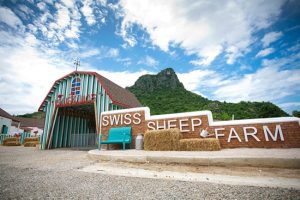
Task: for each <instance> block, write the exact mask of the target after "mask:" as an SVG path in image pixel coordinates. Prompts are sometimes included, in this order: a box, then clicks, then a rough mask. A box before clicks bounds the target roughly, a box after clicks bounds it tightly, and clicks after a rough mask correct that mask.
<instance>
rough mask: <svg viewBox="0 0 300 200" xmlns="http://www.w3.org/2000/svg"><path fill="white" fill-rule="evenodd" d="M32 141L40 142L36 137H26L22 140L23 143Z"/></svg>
mask: <svg viewBox="0 0 300 200" xmlns="http://www.w3.org/2000/svg"><path fill="white" fill-rule="evenodd" d="M33 141H37V142H40V139H39V138H38V137H28V138H25V139H24V142H25V143H26V142H33Z"/></svg>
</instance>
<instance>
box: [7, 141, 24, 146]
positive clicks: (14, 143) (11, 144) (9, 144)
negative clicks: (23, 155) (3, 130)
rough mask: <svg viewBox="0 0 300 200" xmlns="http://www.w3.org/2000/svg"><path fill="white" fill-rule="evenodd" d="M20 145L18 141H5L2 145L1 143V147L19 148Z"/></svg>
mask: <svg viewBox="0 0 300 200" xmlns="http://www.w3.org/2000/svg"><path fill="white" fill-rule="evenodd" d="M20 145H21V143H20V142H19V141H7V142H5V143H4V141H3V146H20Z"/></svg>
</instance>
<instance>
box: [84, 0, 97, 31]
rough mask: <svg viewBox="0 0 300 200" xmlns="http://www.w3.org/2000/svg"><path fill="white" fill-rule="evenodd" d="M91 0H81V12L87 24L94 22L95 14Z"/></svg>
mask: <svg viewBox="0 0 300 200" xmlns="http://www.w3.org/2000/svg"><path fill="white" fill-rule="evenodd" d="M92 3H93V2H92V1H90V0H85V1H83V7H82V8H81V12H82V14H83V15H84V16H85V20H86V22H87V24H88V25H90V26H91V25H93V24H95V23H96V19H95V15H94V13H93V8H92Z"/></svg>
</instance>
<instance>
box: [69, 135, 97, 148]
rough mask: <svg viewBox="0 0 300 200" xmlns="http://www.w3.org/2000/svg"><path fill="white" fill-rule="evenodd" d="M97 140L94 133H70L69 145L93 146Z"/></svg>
mask: <svg viewBox="0 0 300 200" xmlns="http://www.w3.org/2000/svg"><path fill="white" fill-rule="evenodd" d="M96 141H97V134H96V133H79V134H71V147H88V146H95V145H96Z"/></svg>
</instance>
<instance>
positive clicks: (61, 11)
mask: <svg viewBox="0 0 300 200" xmlns="http://www.w3.org/2000/svg"><path fill="white" fill-rule="evenodd" d="M69 24H70V16H69V10H68V8H67V7H64V6H59V7H58V8H57V25H58V28H60V29H64V28H66V27H67V26H68V25H69Z"/></svg>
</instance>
